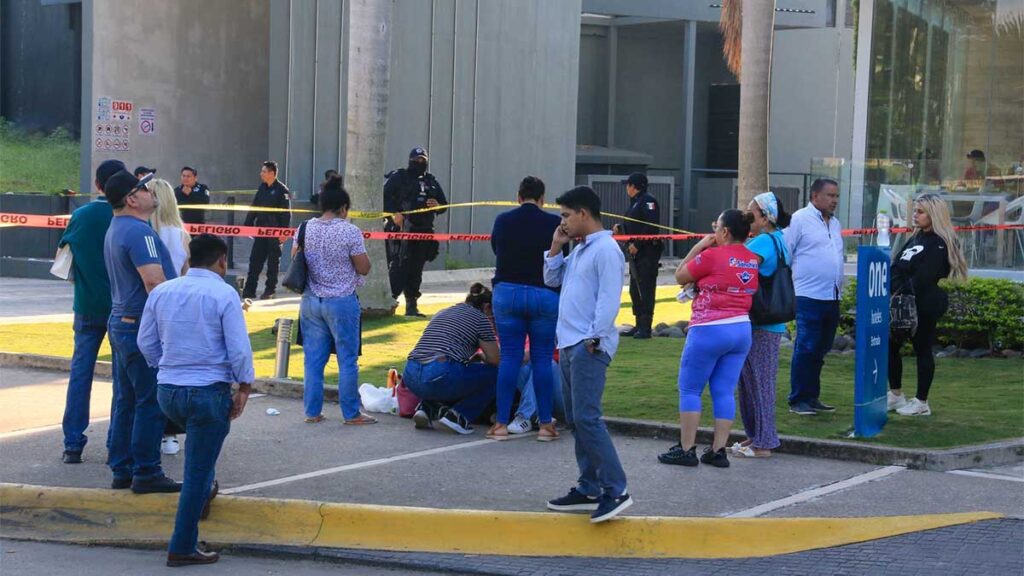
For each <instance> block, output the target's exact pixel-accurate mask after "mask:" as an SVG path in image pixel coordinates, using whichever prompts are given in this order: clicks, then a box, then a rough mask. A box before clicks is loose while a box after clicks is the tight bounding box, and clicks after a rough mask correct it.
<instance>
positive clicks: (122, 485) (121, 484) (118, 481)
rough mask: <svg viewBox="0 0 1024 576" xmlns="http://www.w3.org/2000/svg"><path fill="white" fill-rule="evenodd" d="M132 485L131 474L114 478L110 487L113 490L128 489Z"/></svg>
mask: <svg viewBox="0 0 1024 576" xmlns="http://www.w3.org/2000/svg"><path fill="white" fill-rule="evenodd" d="M131 487H132V478H131V476H129V477H127V478H117V477H115V478H114V480H113V481H112V482H111V483H110V488H111V489H112V490H127V489H129V488H131Z"/></svg>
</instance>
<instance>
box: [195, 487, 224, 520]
mask: <svg viewBox="0 0 1024 576" xmlns="http://www.w3.org/2000/svg"><path fill="white" fill-rule="evenodd" d="M218 492H220V484H219V483H218V482H217V481H216V480H214V481H213V486H211V487H210V496H209V497H207V498H206V504H203V511H202V512H200V513H199V519H200V520H206V519H207V518H209V517H210V503H212V502H213V499H214V498H216V497H217V493H218Z"/></svg>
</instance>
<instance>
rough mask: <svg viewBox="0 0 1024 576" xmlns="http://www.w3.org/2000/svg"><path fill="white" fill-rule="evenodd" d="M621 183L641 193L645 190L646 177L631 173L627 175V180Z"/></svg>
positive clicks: (642, 174)
mask: <svg viewBox="0 0 1024 576" xmlns="http://www.w3.org/2000/svg"><path fill="white" fill-rule="evenodd" d="M622 183H623V184H627V185H629V184H632V185H633V187H634V188H636V189H637V190H639V191H641V192H643V191H644V190H647V175H646V174H644V173H643V172H633V173H632V174H630V175H629V178H626V179H625V180H623V181H622Z"/></svg>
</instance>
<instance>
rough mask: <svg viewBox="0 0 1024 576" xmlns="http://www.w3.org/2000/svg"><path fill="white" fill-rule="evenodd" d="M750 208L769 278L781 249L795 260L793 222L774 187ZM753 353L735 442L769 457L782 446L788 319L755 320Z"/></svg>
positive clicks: (743, 452) (738, 448)
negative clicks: (785, 232) (779, 396)
mask: <svg viewBox="0 0 1024 576" xmlns="http://www.w3.org/2000/svg"><path fill="white" fill-rule="evenodd" d="M747 210H749V211H750V213H751V214H753V215H754V222H753V223H752V224H751V225H750V233H751V234H752V235H753V238H751V239H750V240H748V241H747V249H748V250H750V251H751V252H753V253H754V255H755V256H757V262H758V265H759V268H758V274H760V276H762V277H769V276H772V275H774V274H775V273H776V271H777V270H778V268H779V254H781V255H782V258H783V259H784V260H785V262H786V263H787V264H788V263H790V262H792V257H791V256H790V255H789V250H788V249H787V248H786V243H785V242H783V240H782V228H785V227H786V226H789V214H788V213H786V211H785V210H784V209H783V207H782V202H780V201H779V199H778V198H776V196H775V194H774V193H772V192H764V193H762V194H758V195H757V196H755V197H754V199H753V200H751V201H750V204H749V205H748V206H747ZM751 328H752V329H753V332H752V337H751V344H750V352H749V353H748V354H747V360H746V362H744V364H743V370H742V371H741V372H740V383H739V392H740V393H739V399H740V413H741V414H742V416H743V428H744V430H745V432H746V434H747V439H746V440H745V441H743V442H737V443H736V444H733V446H732V453H733V454H734V455H736V456H741V457H746V458H766V457H768V456H771V454H772V450H774V449H775V448H778V447H779V435H778V433H776V431H775V374H776V372H778V369H779V343H780V340H781V339H782V335H783V334H785V333H786V325H785V324H762V325H754V326H752V327H751Z"/></svg>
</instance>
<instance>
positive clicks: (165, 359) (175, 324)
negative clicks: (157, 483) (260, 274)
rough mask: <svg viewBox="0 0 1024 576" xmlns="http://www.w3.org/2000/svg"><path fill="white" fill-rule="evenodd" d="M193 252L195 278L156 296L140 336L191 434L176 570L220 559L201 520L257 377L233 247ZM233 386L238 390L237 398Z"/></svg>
mask: <svg viewBox="0 0 1024 576" xmlns="http://www.w3.org/2000/svg"><path fill="white" fill-rule="evenodd" d="M189 253H190V257H189V266H190V269H189V271H188V273H187V274H186V275H185V276H183V277H181V278H177V279H174V280H170V281H168V282H164V283H163V284H161V285H159V286H157V287H156V288H155V289H154V290H153V291H152V292H151V293H150V295H149V299H148V300H147V301H146V307H145V310H144V311H143V313H142V322H141V324H140V326H139V337H138V345H139V350H140V351H141V352H142V354H143V356H145V358H146V362H148V363H149V365H150V366H152V367H154V368H155V367H159V369H160V370H159V373H158V386H159V387H158V390H157V399H158V400H159V402H160V408H161V409H162V410H163V412H164V414H166V416H167V418H169V419H170V420H171V421H172V422H174V423H175V424H177V425H179V426H180V427H181V428H183V429H184V430H185V433H186V434H187V435H188V442H187V443H186V444H185V479H184V483H183V485H182V488H181V497H180V499H179V500H178V513H177V516H176V517H175V520H174V533H173V534H172V536H171V541H170V545H169V547H168V554H167V565H168V566H188V565H192V564H211V563H213V562H216V561H217V559H218V555H217V554H216V553H214V552H204V551H200V550H199V549H198V548H197V544H198V540H199V520H200V518H205V517H206V514H208V513H209V502H210V500H212V499H213V496H215V495H216V490H217V489H216V483H215V480H214V468H215V467H216V464H217V457H218V456H219V455H220V450H221V447H222V446H223V445H224V439H225V438H226V437H227V435H228V431H229V430H230V428H231V424H230V421H231V420H234V419H235V418H237V417H239V416H241V415H242V410H243V409H244V408H245V403H246V401H247V400H248V398H249V392H250V390H251V388H252V382H253V380H254V379H255V373H254V370H253V363H252V347H251V345H250V343H249V333H248V331H247V330H246V327H245V318H244V317H243V316H242V307H241V304H240V303H239V301H238V293H237V292H235V290H234V289H233V288H232V287H231V286H230V285H228V284H227V283H225V282H224V274H225V273H227V253H228V247H227V244H225V243H224V241H223V240H221V239H220V238H217V237H216V236H212V235H210V234H201V235H199V236H196V237H195V238H194V239H193V240H192V242H191V243H190V244H189ZM232 384H238V390H237V391H236V392H234V393H233V392H232V389H231V388H232V386H231V385H232Z"/></svg>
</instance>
